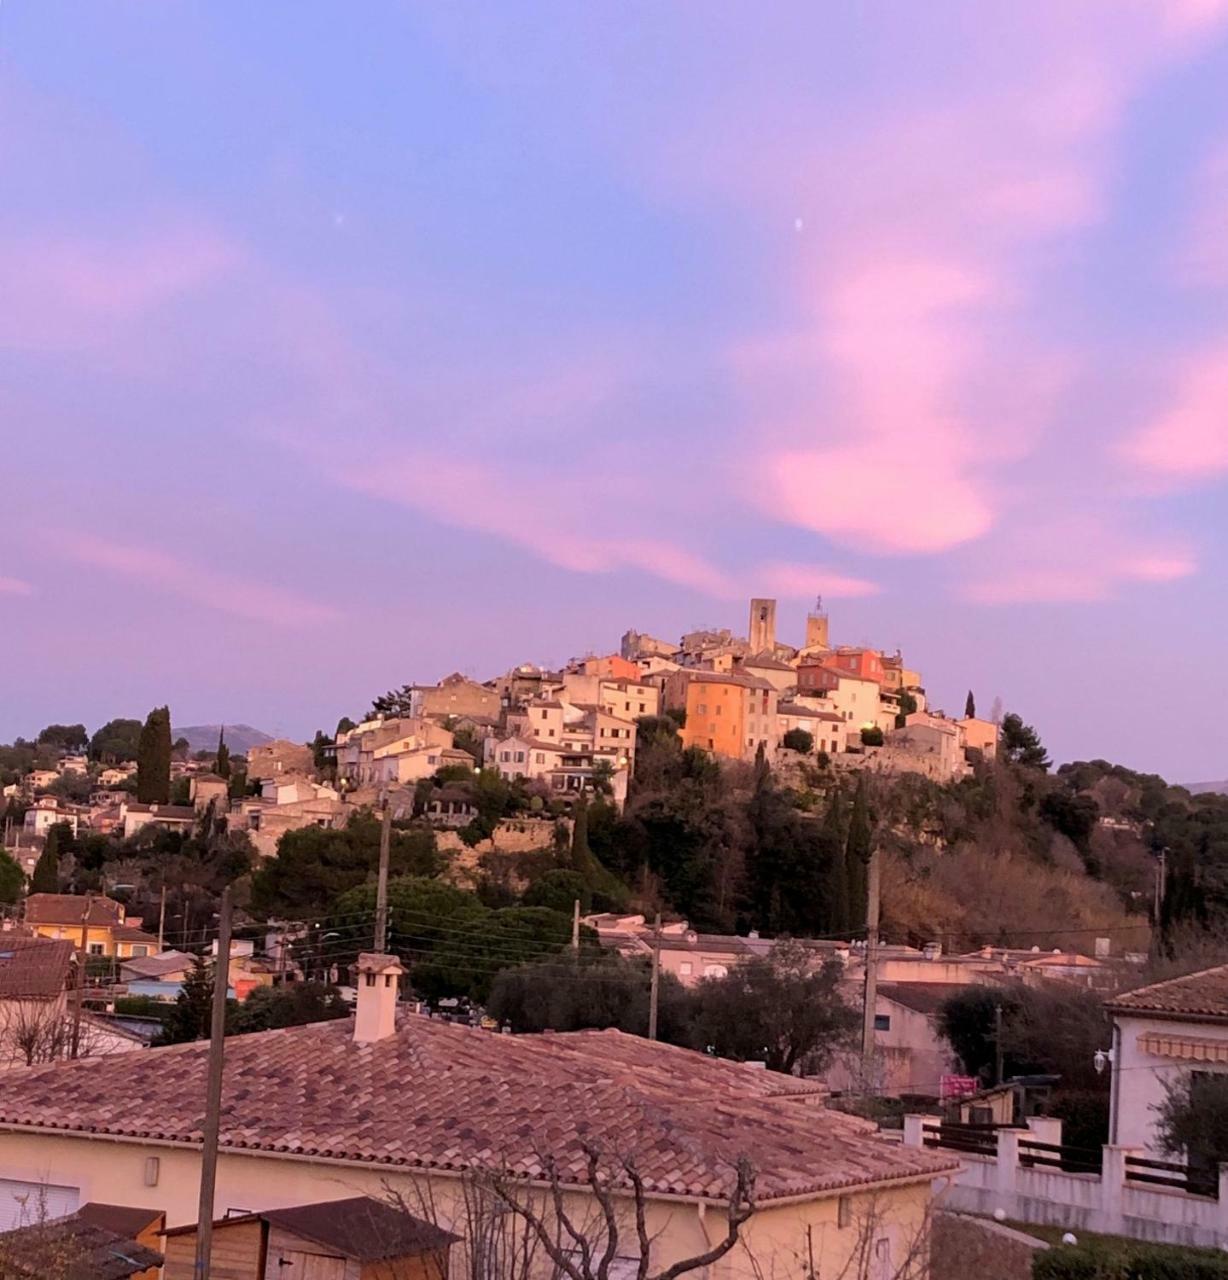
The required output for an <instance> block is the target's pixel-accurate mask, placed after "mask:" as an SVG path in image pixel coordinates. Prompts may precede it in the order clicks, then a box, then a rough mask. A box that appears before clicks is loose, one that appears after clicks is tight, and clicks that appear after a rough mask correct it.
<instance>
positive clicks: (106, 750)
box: [90, 720, 141, 764]
mask: <svg viewBox="0 0 1228 1280" xmlns="http://www.w3.org/2000/svg"><path fill="white" fill-rule="evenodd" d="M140 737H141V722H140V721H139V720H108V721H107V722H106V724H104V725H103V726H102V728H101V729H98V730H96V731H95V733H94V736H93V737H92V738H91V739H90V759H91V760H98V761H100V762H102V763H105V764H124V763H126V762H127V761H129V760H135V759H136V758H137V752H138V750H139V746H140Z"/></svg>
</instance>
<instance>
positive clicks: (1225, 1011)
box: [1108, 964, 1228, 1022]
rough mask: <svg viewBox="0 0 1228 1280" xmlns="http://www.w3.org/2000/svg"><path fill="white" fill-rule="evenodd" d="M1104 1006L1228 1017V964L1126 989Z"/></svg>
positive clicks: (1129, 1010) (1194, 1017) (1193, 1017)
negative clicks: (1126, 990) (1131, 989)
mask: <svg viewBox="0 0 1228 1280" xmlns="http://www.w3.org/2000/svg"><path fill="white" fill-rule="evenodd" d="M1108 1008H1109V1009H1110V1010H1114V1011H1116V1010H1120V1011H1121V1012H1122V1013H1150V1014H1154V1015H1157V1016H1160V1017H1165V1016H1168V1017H1185V1018H1189V1019H1191V1020H1192V1021H1199V1020H1201V1019H1204V1018H1210V1019H1214V1020H1215V1021H1217V1022H1218V1021H1221V1020H1224V1019H1228V964H1222V965H1219V966H1218V967H1216V968H1214V969H1203V970H1201V971H1200V972H1198V973H1187V974H1186V975H1185V976H1184V977H1181V978H1169V979H1168V980H1167V981H1166V982H1155V983H1152V985H1151V986H1149V987H1140V988H1139V989H1138V990H1137V991H1128V992H1126V994H1125V995H1121V996H1115V997H1114V998H1113V999H1112V1000H1110V1001H1109V1002H1108Z"/></svg>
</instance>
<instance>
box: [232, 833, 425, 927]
mask: <svg viewBox="0 0 1228 1280" xmlns="http://www.w3.org/2000/svg"><path fill="white" fill-rule="evenodd" d="M379 840H380V823H379V820H378V819H377V818H376V817H375V816H374V815H372V814H371V813H369V812H363V813H358V814H355V815H354V816H353V817H352V818H351V819H350V821H349V823H348V824H347V825H346V826H345V827H344V828H343V829H342V830H339V831H336V830H329V829H326V828H324V827H300V828H298V829H297V830H295V831H287V832H286V833H285V834H284V835H283V836H282V837H281V839H280V840H279V841H278V842H277V855H276V857H273V858H269V859H268V860H267V861H266V862H265V863H264V864H263V865H262V866H261V867H260V869H259V870H258V871H257V872H256V874H255V875H254V876H253V877H252V907H253V908H254V909H255V910H256V911H259V912H262V913H263V914H265V915H285V916H289V917H290V918H291V919H295V918H301V917H303V916H309V915H322V914H323V913H324V912H326V911H328V910H329V908H330V907H331V906H332V905H333V903H334V902H335V901H336V899H337V898H338V897H339V896H340V895H342V894H344V893H345V892H346V890H347V889H353V888H356V887H357V886H359V885H361V884H362V883H363V882H364V881H366V880H368V879H374V877H375V872H376V869H377V867H378V864H379ZM388 852H389V868H390V874H391V875H394V876H404V875H428V876H429V875H436V874H437V873H438V872H439V871H440V870H442V867H443V863H442V861H441V860H440V858H439V855H438V853H437V852H436V849H435V836H434V833H433V832H431V831H429V830H425V829H421V828H417V829H409V830H406V829H403V828H399V827H397V826H396V825H395V824H394V826H393V830H392V838H391V841H390V844H389V850H388Z"/></svg>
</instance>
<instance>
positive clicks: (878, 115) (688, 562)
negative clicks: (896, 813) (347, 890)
mask: <svg viewBox="0 0 1228 1280" xmlns="http://www.w3.org/2000/svg"><path fill="white" fill-rule="evenodd" d="M1225 83H1228V0H1155V2H1154V3H1143V2H1141V0H1080V2H1079V3H1077V4H1071V3H1070V2H1069V0H1032V2H1031V3H1029V4H1025V5H1021V4H1018V3H1016V2H1015V0H1010V2H1009V3H1007V2H1005V0H1004V2H1002V3H998V2H996V0H968V3H964V4H953V3H946V2H944V0H928V2H927V3H926V4H923V5H921V4H916V5H911V4H903V5H902V4H899V3H898V2H896V0H891V2H889V3H888V2H887V0H883V2H882V3H875V2H874V0H868V2H865V3H856V4H854V3H841V2H838V3H832V4H822V5H816V4H813V3H797V4H779V5H776V6H770V7H769V9H768V10H765V9H764V8H763V7H762V6H758V5H751V4H733V3H713V4H706V5H692V4H686V3H675V4H660V3H657V2H656V0H652V2H644V3H635V2H631V0H619V2H618V3H602V2H595V3H591V4H588V3H586V4H575V3H574V2H572V0H568V2H567V3H558V4H546V3H532V2H530V0H525V2H524V3H515V4H508V3H505V2H504V0H493V2H491V3H473V4H467V5H452V4H447V3H442V2H441V3H437V4H431V5H415V4H410V3H403V4H402V3H392V0H371V2H370V3H366V4H363V5H361V6H357V7H356V6H353V5H348V4H341V3H324V2H323V0H322V2H320V3H312V4H302V3H290V0H285V2H276V0H268V2H266V3H261V4H250V3H238V2H237V0H236V2H234V3H228V2H225V0H209V2H208V3H205V2H203V0H202V2H201V3H195V4H192V3H175V2H173V0H165V2H163V3H159V4H157V5H150V4H148V3H146V2H145V0H111V2H110V3H107V4H105V5H81V4H78V3H60V2H59V0H39V2H38V3H37V4H31V3H27V4H19V3H15V4H6V5H4V6H3V9H2V10H0V164H2V165H3V175H4V178H5V181H4V200H3V202H2V203H0V298H2V299H3V302H2V304H0V362H2V363H0V368H2V371H3V376H2V377H0V442H2V444H3V450H2V453H0V458H2V467H3V477H4V486H3V495H4V503H3V523H2V525H0V529H2V530H3V532H2V535H0V636H2V637H3V638H2V639H0V739H7V738H11V737H12V736H13V735H15V734H18V733H21V734H27V735H28V734H32V733H34V732H36V731H37V730H38V729H39V728H40V727H41V726H42V725H43V724H44V723H46V722H48V721H52V720H73V721H75V720H84V721H85V722H86V723H87V725H89V726H90V727H91V728H93V727H95V726H96V725H97V724H99V723H100V722H101V721H103V720H105V719H107V718H110V717H111V716H115V715H137V716H142V715H144V714H145V712H146V711H147V710H148V709H149V707H150V706H152V705H153V704H155V703H161V702H163V701H169V702H170V704H171V708H172V712H173V714H174V718H175V721H176V722H177V723H179V724H187V723H192V722H199V721H215V720H223V719H225V720H246V721H249V722H251V723H253V724H256V725H259V726H261V727H263V728H265V729H268V730H270V731H272V732H278V733H287V734H290V735H292V736H296V737H302V736H304V735H309V734H310V733H311V732H312V731H313V730H314V729H315V728H316V727H317V726H324V727H328V728H331V726H332V725H334V724H335V723H336V720H337V718H338V717H339V716H340V715H342V714H345V713H348V714H354V713H356V712H358V711H359V710H361V709H362V708H363V707H365V705H366V704H367V702H368V701H369V700H370V698H371V696H372V695H373V694H375V693H376V692H379V691H380V690H382V689H384V688H386V687H387V686H389V685H392V684H396V683H401V682H403V681H406V680H418V681H426V680H431V679H435V678H437V677H438V676H440V675H443V674H445V673H446V672H447V671H449V670H451V669H453V668H459V669H461V670H463V671H466V672H469V673H472V674H474V675H477V676H479V677H486V676H489V675H492V674H494V673H495V672H497V671H499V670H502V669H505V668H506V667H508V666H509V665H510V664H511V663H513V662H515V661H524V660H528V661H538V662H541V661H551V662H554V661H558V660H560V659H562V658H565V657H567V656H568V655H570V654H574V653H578V652H583V651H585V650H589V649H595V650H608V649H610V648H612V647H614V646H615V645H616V643H617V638H618V635H619V634H620V633H621V632H622V631H623V630H624V629H625V628H626V627H627V626H632V625H633V626H636V627H638V628H640V629H641V630H646V631H650V632H652V633H654V634H659V635H663V636H667V637H676V636H677V635H678V634H679V633H680V632H681V631H682V630H684V629H687V628H689V627H691V626H694V625H700V624H714V625H729V626H733V627H735V628H738V629H741V628H742V627H743V626H744V624H745V611H746V606H745V599H746V597H748V596H749V595H751V594H764V595H776V596H778V597H779V598H780V600H781V607H780V613H781V630H782V633H783V638H786V639H788V638H796V637H798V636H799V635H800V629H801V625H802V617H803V615H804V612H805V608H806V605H807V603H808V602H809V600H810V598H811V597H812V596H813V595H814V594H816V593H818V592H820V591H821V592H822V593H823V595H824V597H825V599H826V601H827V603H828V605H829V608H830V611H831V614H832V624H833V635H834V637H835V638H836V639H837V640H839V641H843V642H852V643H862V642H869V643H873V644H876V645H879V646H882V647H886V648H892V649H893V648H895V647H896V646H899V647H902V648H903V650H904V653H905V655H906V657H907V658H908V660H909V662H910V664H911V665H914V666H917V667H920V669H921V670H922V672H923V673H924V675H925V679H926V684H927V686H928V688H929V690H930V694H931V698H932V700H933V701H935V702H936V703H938V704H939V705H945V706H946V707H947V708H948V709H950V710H952V711H958V710H960V709H961V708H962V705H963V698H964V693H965V690H966V689H967V688H968V687H969V686H971V687H972V688H973V689H975V691H976V694H977V697H978V701H979V703H980V705H981V706H982V708H984V709H987V708H988V707H989V705H990V703H991V702H992V701H993V698H994V697H995V696H996V695H1000V696H1001V697H1002V698H1003V700H1004V702H1005V703H1006V705H1007V707H1008V708H1010V709H1016V710H1018V711H1020V712H1021V713H1022V714H1023V715H1024V716H1025V718H1027V719H1029V720H1031V721H1034V722H1035V723H1036V724H1037V726H1038V727H1039V728H1040V729H1041V731H1042V734H1043V736H1044V738H1045V739H1046V741H1047V742H1048V743H1049V745H1050V747H1051V749H1052V750H1053V752H1054V754H1055V755H1056V756H1057V757H1058V758H1059V759H1069V758H1075V757H1087V756H1094V755H1099V756H1106V757H1109V758H1111V759H1115V760H1120V761H1121V762H1123V763H1126V764H1130V765H1133V766H1135V767H1138V768H1146V769H1154V770H1157V771H1160V772H1163V773H1165V774H1167V775H1168V776H1170V777H1172V778H1174V779H1176V780H1185V781H1193V780H1199V779H1202V778H1211V777H1217V778H1218V777H1224V776H1228V733H1226V731H1225V729H1224V723H1225V718H1226V714H1228V713H1226V711H1225V703H1226V702H1228V676H1226V675H1225V667H1224V661H1223V654H1224V643H1223V634H1224V631H1225V627H1226V626H1228V588H1226V585H1225V575H1224V572H1223V564H1222V551H1223V548H1224V545H1225V541H1226V538H1225V535H1226V534H1228V504H1226V503H1225V497H1226V496H1228V492H1226V490H1228V94H1225V93H1224V91H1223V87H1224V84H1225Z"/></svg>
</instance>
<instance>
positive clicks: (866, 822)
mask: <svg viewBox="0 0 1228 1280" xmlns="http://www.w3.org/2000/svg"><path fill="white" fill-rule="evenodd" d="M873 846H874V831H873V827H872V825H871V822H870V799H869V795H868V793H867V790H866V779H865V775H864V774H862V775H861V776H860V777H858V779H857V790H856V791H855V792H854V793H853V808H852V810H851V812H850V813H849V831H848V841H847V843H846V844H845V856H844V863H845V875H846V878H847V884H848V912H847V915H846V923H847V927H848V928H849V929H850V930H855V929H860V928H861V927H862V925H863V924H864V922H865V919H866V895H867V886H868V883H869V874H870V857H871V855H872V854H873V851H874V847H873Z"/></svg>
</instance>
